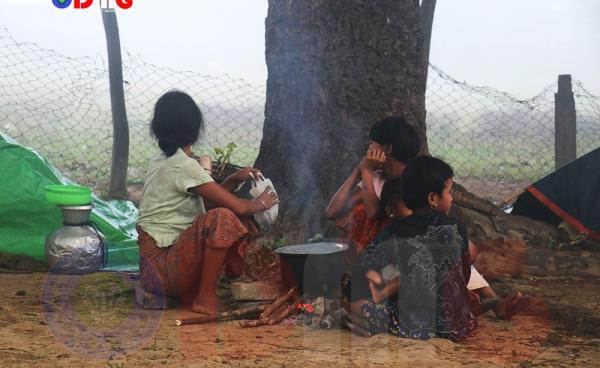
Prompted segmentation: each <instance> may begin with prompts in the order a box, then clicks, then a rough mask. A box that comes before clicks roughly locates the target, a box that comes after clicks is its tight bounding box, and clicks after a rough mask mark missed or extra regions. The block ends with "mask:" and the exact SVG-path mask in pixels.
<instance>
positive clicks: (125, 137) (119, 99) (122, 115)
mask: <svg viewBox="0 0 600 368" xmlns="http://www.w3.org/2000/svg"><path fill="white" fill-rule="evenodd" d="M102 23H104V32H105V34H106V47H107V50H108V74H109V81H110V105H111V110H112V123H113V146H112V164H111V169H110V184H109V187H108V198H109V199H127V197H128V196H127V165H128V160H129V127H128V125H127V110H126V109H125V93H124V92H123V68H122V65H121V42H120V40H119V25H118V24H117V14H116V13H115V10H114V9H112V8H102Z"/></svg>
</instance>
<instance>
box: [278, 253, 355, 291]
mask: <svg viewBox="0 0 600 368" xmlns="http://www.w3.org/2000/svg"><path fill="white" fill-rule="evenodd" d="M347 251H348V245H346V244H342V243H335V242H322V243H308V244H299V245H289V246H286V247H282V248H278V249H276V250H275V252H277V253H278V254H279V255H280V257H281V261H282V267H281V272H282V278H283V280H284V282H286V283H287V284H288V285H287V286H292V285H290V284H295V286H297V287H298V292H299V294H300V295H303V296H304V297H318V296H324V297H327V298H334V297H338V296H339V295H340V281H341V278H342V273H343V272H344V268H345V267H344V266H345V254H346V252H347ZM290 276H291V277H292V278H293V280H289V279H290ZM290 281H291V282H290Z"/></svg>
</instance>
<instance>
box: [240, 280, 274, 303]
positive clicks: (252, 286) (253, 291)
mask: <svg viewBox="0 0 600 368" xmlns="http://www.w3.org/2000/svg"><path fill="white" fill-rule="evenodd" d="M282 289H283V285H282V284H281V283H280V282H270V281H255V282H232V283H231V295H232V297H233V299H234V300H275V299H276V298H277V296H278V295H279V294H281V292H282Z"/></svg>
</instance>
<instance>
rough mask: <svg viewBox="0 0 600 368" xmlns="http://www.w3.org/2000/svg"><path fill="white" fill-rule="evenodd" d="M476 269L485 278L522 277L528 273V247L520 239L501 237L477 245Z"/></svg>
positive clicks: (482, 241)
mask: <svg viewBox="0 0 600 368" xmlns="http://www.w3.org/2000/svg"><path fill="white" fill-rule="evenodd" d="M476 246H477V249H478V255H477V259H476V260H475V267H476V268H477V270H478V271H479V272H480V273H481V274H482V275H484V276H485V277H502V276H504V277H506V276H509V277H520V276H523V275H524V274H526V273H527V262H528V257H527V245H526V244H525V242H524V241H523V240H521V239H518V238H505V237H500V238H497V239H494V240H481V241H479V242H478V243H477V244H476Z"/></svg>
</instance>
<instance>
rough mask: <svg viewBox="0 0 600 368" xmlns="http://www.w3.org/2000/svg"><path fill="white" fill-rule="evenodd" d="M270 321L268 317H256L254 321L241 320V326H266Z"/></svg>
mask: <svg viewBox="0 0 600 368" xmlns="http://www.w3.org/2000/svg"><path fill="white" fill-rule="evenodd" d="M268 323H269V320H267V319H255V320H252V321H241V322H240V327H241V328H248V327H258V326H265V325H266V324H268Z"/></svg>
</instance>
